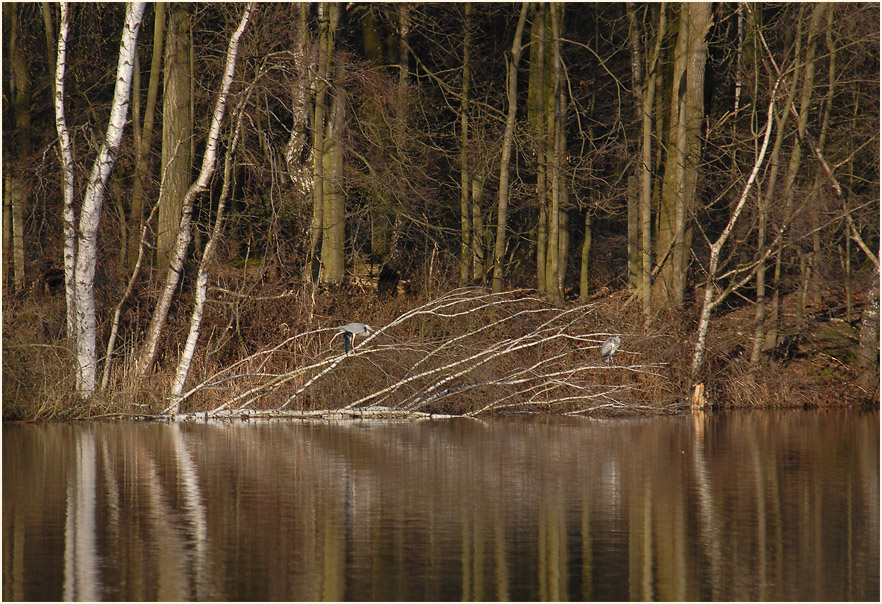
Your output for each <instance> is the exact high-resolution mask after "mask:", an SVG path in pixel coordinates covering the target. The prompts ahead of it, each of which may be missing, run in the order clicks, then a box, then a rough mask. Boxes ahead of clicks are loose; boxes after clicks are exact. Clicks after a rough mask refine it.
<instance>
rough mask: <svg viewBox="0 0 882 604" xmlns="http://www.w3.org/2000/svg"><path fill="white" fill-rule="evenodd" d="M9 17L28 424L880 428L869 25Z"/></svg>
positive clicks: (475, 14) (781, 18) (11, 400)
mask: <svg viewBox="0 0 882 604" xmlns="http://www.w3.org/2000/svg"><path fill="white" fill-rule="evenodd" d="M3 24H4V27H3V30H4V38H3V51H4V53H3V54H4V65H3V69H4V79H3V81H4V96H3V99H4V104H3V124H4V128H3V143H4V145H3V149H4V152H3V200H4V201H3V267H2V268H3V410H4V418H21V419H45V418H71V417H94V416H106V415H143V416H156V415H160V414H166V415H177V416H180V417H186V416H187V415H186V414H193V413H201V414H205V413H208V414H214V415H216V416H222V415H226V416H231V415H235V414H246V415H247V414H250V415H251V416H259V415H272V414H277V415H283V414H287V415H296V414H300V415H301V416H302V415H304V414H307V415H308V414H315V413H319V412H327V411H329V410H334V411H336V412H338V413H346V414H349V415H361V416H364V415H365V414H386V415H388V414H402V413H407V414H411V415H414V416H416V415H415V414H423V413H428V414H456V415H473V414H490V413H523V412H537V411H541V412H554V413H583V414H584V413H607V412H612V413H635V412H637V413H642V412H676V411H680V410H685V409H689V408H692V407H702V408H706V407H718V406H750V405H831V404H870V405H878V400H879V356H878V351H879V345H878V343H879V212H880V206H879V155H878V150H879V7H878V5H873V4H844V3H802V4H759V5H757V4H751V3H731V4H725V3H724V4H712V3H682V4H681V3H666V4H636V3H628V4H607V5H600V4H582V3H574V4H565V3H520V4H459V3H447V4H417V3H393V4H382V3H378V4H359V3H350V4H337V3H288V4H262V3H251V4H223V3H204V4H201V3H195V4H165V3H156V4H143V3H132V4H100V3H93V4H67V3H62V4H52V3H41V4H33V3H5V4H4V6H3ZM351 321H357V322H364V323H369V324H371V325H373V326H374V327H375V328H376V331H375V333H374V334H372V335H370V336H368V337H367V338H363V339H360V340H359V341H358V345H359V346H358V348H357V350H356V351H355V353H354V354H350V355H346V354H343V350H342V345H340V346H338V344H339V343H340V342H339V339H338V340H335V341H334V342H333V344H332V343H331V338H332V336H333V335H334V333H335V327H337V326H339V325H342V324H344V323H348V322H351ZM610 335H621V337H622V346H621V348H620V350H619V351H618V352H617V353H616V355H615V356H614V358H613V361H614V362H613V363H609V364H607V363H604V362H602V361H601V359H600V354H599V347H600V345H601V344H602V343H603V341H604V340H605V339H606V338H607V337H609V336H610Z"/></svg>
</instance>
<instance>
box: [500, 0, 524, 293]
mask: <svg viewBox="0 0 882 604" xmlns="http://www.w3.org/2000/svg"><path fill="white" fill-rule="evenodd" d="M528 10H529V3H527V2H524V3H522V4H521V15H520V17H519V18H518V25H517V28H516V29H515V35H514V41H513V42H512V44H511V58H510V59H509V61H508V70H507V77H506V97H507V99H508V101H507V102H508V113H507V114H506V118H505V133H504V134H503V138H502V159H501V160H500V162H499V197H498V202H497V217H496V246H495V248H494V250H493V291H494V292H499V291H502V283H503V281H502V272H503V270H504V266H503V264H504V262H505V242H506V236H505V233H506V230H507V229H508V196H509V190H508V187H509V170H510V169H511V167H510V165H509V164H510V163H511V148H512V141H513V139H514V127H515V118H516V117H517V111H518V63H519V62H520V58H521V50H522V48H523V47H522V46H521V39H522V38H523V34H524V22H525V21H526V20H527V11H528Z"/></svg>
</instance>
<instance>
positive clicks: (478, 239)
mask: <svg viewBox="0 0 882 604" xmlns="http://www.w3.org/2000/svg"><path fill="white" fill-rule="evenodd" d="M471 197H472V279H473V280H474V282H475V283H479V284H482V285H483V284H484V281H485V279H486V278H487V275H486V266H485V263H486V258H485V254H484V250H485V249H486V246H485V245H484V235H485V233H484V210H483V209H482V207H481V202H482V200H483V199H484V176H483V174H482V175H481V176H480V177H478V176H473V177H472V194H471Z"/></svg>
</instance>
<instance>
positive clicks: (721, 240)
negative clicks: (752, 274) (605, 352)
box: [692, 80, 780, 379]
mask: <svg viewBox="0 0 882 604" xmlns="http://www.w3.org/2000/svg"><path fill="white" fill-rule="evenodd" d="M778 83H780V80H779V81H778V82H777V83H776V84H775V88H774V89H773V90H772V95H771V96H772V99H771V101H769V110H768V112H767V115H766V132H765V134H764V135H763V144H762V147H760V150H759V153H758V154H757V157H756V161H755V162H754V164H753V170H752V171H751V172H750V176H749V177H748V178H747V183H746V184H745V185H744V190H743V191H742V192H741V198H740V199H739V200H738V204H737V205H736V206H735V209H734V210H733V211H732V216H731V217H730V218H729V223H728V224H727V225H726V228H725V229H723V232H722V233H720V236H719V237H718V238H717V240H716V241H715V242H714V243H712V244H711V253H710V261H709V263H708V270H707V285H706V286H705V289H704V302H703V303H702V306H701V314H700V315H699V319H698V337H697V338H696V341H695V353H694V354H693V356H692V377H693V379H694V378H696V377H697V376H698V372H699V371H700V370H701V365H702V363H703V362H704V352H705V348H706V341H707V330H708V326H709V325H710V315H711V311H713V309H714V308H715V307H716V306H717V305H718V304H719V303H720V302H722V300H723V297H722V296H721V297H720V298H717V299H716V300H714V293H715V291H716V286H715V280H716V276H717V267H718V265H719V261H720V250H721V249H722V248H723V245H725V243H726V241H727V240H728V239H729V235H730V234H731V233H732V229H733V228H735V223H736V222H738V218H739V216H740V215H741V211H742V210H743V209H744V204H745V203H746V202H747V196H748V194H749V193H750V189H751V187H752V186H753V182H754V181H755V180H756V176H757V174H758V173H759V170H760V166H762V163H763V160H764V159H765V157H766V149H767V148H768V147H769V138H770V136H771V134H772V119H773V117H774V115H775V113H774V112H775V94H777V92H778Z"/></svg>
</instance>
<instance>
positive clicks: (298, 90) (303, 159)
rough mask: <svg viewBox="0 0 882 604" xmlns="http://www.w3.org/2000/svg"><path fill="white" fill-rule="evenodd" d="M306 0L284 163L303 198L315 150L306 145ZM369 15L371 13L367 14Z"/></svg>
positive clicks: (309, 83)
mask: <svg viewBox="0 0 882 604" xmlns="http://www.w3.org/2000/svg"><path fill="white" fill-rule="evenodd" d="M309 6H310V5H309V3H308V2H300V3H298V36H297V46H296V47H295V64H296V68H297V76H298V77H297V81H296V83H295V84H294V89H293V90H292V91H291V118H292V122H293V123H292V125H291V135H290V136H289V138H288V143H287V144H286V145H285V165H286V167H287V169H288V178H289V179H290V181H291V184H292V185H293V187H294V189H295V191H296V193H297V194H298V195H300V196H302V197H303V198H306V197H308V196H309V194H310V192H311V191H312V169H311V166H312V165H313V161H314V159H313V158H314V153H315V149H313V148H312V147H311V146H310V144H309V91H310V90H311V89H312V87H313V85H314V78H315V71H316V70H315V65H314V63H313V61H312V59H311V58H310V56H311V55H310V54H309V25H308V20H309ZM369 14H371V13H369Z"/></svg>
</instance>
